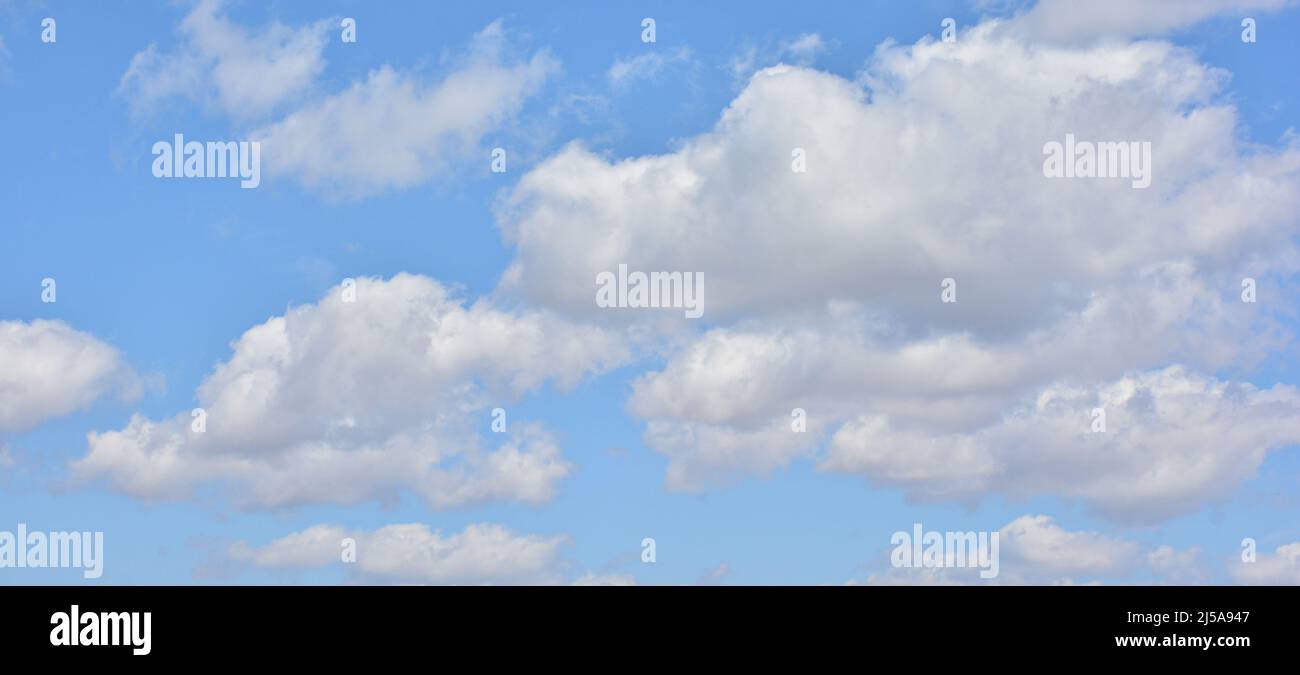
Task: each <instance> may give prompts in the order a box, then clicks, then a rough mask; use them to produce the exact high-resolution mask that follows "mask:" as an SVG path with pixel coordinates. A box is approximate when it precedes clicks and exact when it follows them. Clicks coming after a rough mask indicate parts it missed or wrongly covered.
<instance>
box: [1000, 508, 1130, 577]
mask: <svg viewBox="0 0 1300 675" xmlns="http://www.w3.org/2000/svg"><path fill="white" fill-rule="evenodd" d="M1001 533H1002V534H1001V536H1002V538H1003V539H1004V543H1003V547H1002V552H1003V554H1004V555H1006V556H1007V557H1008V562H1009V565H1010V566H1011V567H1012V568H1013V569H1018V570H1021V571H1022V573H1023V572H1031V573H1032V574H1033V575H1042V576H1049V577H1055V576H1063V577H1100V576H1113V575H1120V574H1123V573H1125V572H1126V571H1127V570H1129V569H1131V568H1132V567H1133V566H1134V565H1135V564H1136V562H1137V559H1138V546H1137V544H1136V543H1134V542H1130V541H1123V540H1120V539H1115V538H1113V537H1109V536H1106V535H1102V534H1098V533H1096V532H1071V531H1068V530H1066V529H1064V528H1062V527H1061V526H1059V525H1057V524H1056V523H1054V522H1053V521H1052V518H1051V517H1050V516H1042V515H1038V516H1021V517H1019V518H1017V519H1015V520H1013V521H1011V522H1010V523H1007V524H1006V525H1004V526H1003V527H1002V530H1001Z"/></svg>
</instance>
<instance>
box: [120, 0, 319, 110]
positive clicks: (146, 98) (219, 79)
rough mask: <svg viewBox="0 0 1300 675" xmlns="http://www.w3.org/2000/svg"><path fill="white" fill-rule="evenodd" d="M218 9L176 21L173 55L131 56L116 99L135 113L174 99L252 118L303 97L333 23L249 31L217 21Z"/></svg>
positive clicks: (214, 2) (214, 3)
mask: <svg viewBox="0 0 1300 675" xmlns="http://www.w3.org/2000/svg"><path fill="white" fill-rule="evenodd" d="M222 5H223V3H222V1H221V0H200V1H199V2H198V3H197V4H195V6H194V8H193V9H192V10H191V11H190V13H189V14H188V15H187V16H186V17H185V19H184V20H183V21H181V24H180V28H179V32H180V35H181V41H180V44H178V45H177V47H176V48H175V50H173V51H170V52H166V51H160V50H159V49H158V47H157V46H156V45H153V44H151V45H149V46H148V47H147V48H146V49H144V50H143V51H141V52H139V53H138V54H136V55H135V56H134V57H133V58H132V59H131V64H130V66H129V67H128V68H127V71H126V73H125V74H124V75H123V76H122V81H121V83H120V84H119V87H118V93H119V94H121V95H123V96H125V97H127V98H129V99H130V101H131V104H132V106H133V107H134V108H135V109H136V110H137V111H138V112H139V111H146V110H149V109H152V108H154V107H155V106H156V105H157V104H158V103H160V102H161V101H163V100H165V99H168V98H171V97H176V96H179V97H184V98H188V99H190V100H193V101H195V102H198V103H200V104H204V105H212V106H215V107H216V108H217V109H219V110H221V111H222V112H224V113H225V114H227V115H229V116H231V117H234V118H237V119H251V118H257V117H259V116H262V115H265V114H267V113H269V112H271V111H272V110H274V109H275V108H277V107H278V106H280V105H281V104H283V103H286V102H289V101H292V100H294V99H296V98H299V97H301V96H303V95H304V94H306V93H308V91H309V90H310V88H311V87H312V85H313V83H314V82H315V80H316V78H317V76H319V75H320V73H321V71H322V70H323V69H324V67H325V58H324V49H325V44H326V40H327V37H328V31H329V30H330V26H331V22H330V21H318V22H316V23H314V24H312V25H309V26H303V27H297V28H294V27H289V26H285V25H283V24H281V23H279V22H272V23H270V24H267V25H265V26H262V27H260V28H256V29H249V28H244V27H242V26H239V25H237V24H235V23H233V22H231V21H230V20H229V19H227V18H225V17H224V16H222V15H221V10H222Z"/></svg>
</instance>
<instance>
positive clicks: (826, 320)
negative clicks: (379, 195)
mask: <svg viewBox="0 0 1300 675" xmlns="http://www.w3.org/2000/svg"><path fill="white" fill-rule="evenodd" d="M1000 26H1001V25H1000V24H997V23H991V24H985V25H981V26H974V27H971V28H968V29H966V30H964V31H963V32H962V36H961V39H960V40H959V41H958V42H957V43H956V44H944V43H937V42H934V41H932V40H929V39H927V40H923V41H921V42H919V43H918V44H916V45H913V46H893V45H885V46H883V47H881V48H880V49H879V50H878V51H877V53H876V54H875V56H874V57H873V59H872V60H871V62H870V64H869V65H868V67H867V69H866V70H865V71H864V72H863V73H862V75H861V76H860V78H859V80H858V81H857V82H850V81H848V80H846V79H843V78H840V77H837V76H835V75H831V74H827V73H823V72H818V71H815V70H809V69H803V68H793V67H778V68H771V69H767V70H764V71H762V72H760V73H759V74H757V75H755V76H754V78H753V79H752V80H751V81H750V83H749V85H748V87H747V88H746V89H745V90H744V91H743V92H741V93H740V95H739V96H738V97H737V98H736V99H735V100H734V101H733V102H732V104H731V105H730V106H729V107H728V108H727V110H726V111H724V112H723V114H722V118H721V120H720V121H719V122H718V124H717V125H716V127H715V128H714V129H713V130H712V131H711V132H709V133H705V134H702V135H700V136H697V137H694V138H689V139H685V140H684V141H682V142H681V143H680V147H679V149H677V150H675V151H673V152H669V153H666V154H662V155H653V156H642V157H633V158H628V159H623V160H611V159H607V158H604V157H600V156H598V155H596V154H594V153H592V152H590V151H588V150H587V149H585V148H584V147H582V146H581V145H576V144H575V145H571V146H569V147H567V148H565V149H564V150H562V151H561V152H559V153H557V154H556V155H555V156H553V157H551V158H550V159H549V160H547V161H546V162H543V163H542V164H541V165H539V166H538V167H537V168H536V169H534V170H533V171H530V172H529V173H528V174H527V175H526V176H524V177H523V178H522V179H521V180H520V182H519V184H518V186H517V187H516V189H515V190H514V191H513V192H512V193H511V194H509V195H508V197H507V198H506V199H504V200H503V201H502V203H501V204H500V205H499V207H498V217H499V220H500V222H501V226H502V229H503V232H504V235H505V237H506V239H507V241H508V243H511V244H513V245H515V246H516V248H517V257H516V259H515V260H514V261H513V263H512V265H511V267H510V268H509V270H508V271H507V273H506V274H505V275H504V276H503V280H502V283H501V289H502V291H503V292H506V293H512V294H516V295H518V296H520V297H523V298H526V299H527V300H529V301H531V302H534V303H540V304H542V305H544V306H548V307H550V308H553V309H555V310H557V311H560V312H562V313H565V314H568V315H572V316H580V317H594V316H599V317H601V318H602V319H603V320H605V321H609V322H611V323H612V322H615V321H621V320H624V319H628V317H632V318H631V319H628V320H632V321H635V320H636V319H638V318H644V317H645V316H646V315H637V314H635V312H624V313H622V314H615V313H611V312H610V311H609V310H603V309H600V308H598V307H596V305H595V303H594V302H593V290H594V286H593V280H594V279H595V278H596V274H597V273H599V272H602V271H606V270H612V269H616V267H617V265H619V264H620V263H626V264H627V265H628V267H629V268H630V269H641V270H675V271H683V272H702V273H703V274H704V278H705V293H704V299H705V301H704V311H705V318H704V321H705V322H706V323H704V325H703V327H702V328H697V327H698V326H700V324H698V323H695V324H692V323H688V322H686V321H685V320H683V319H681V318H680V315H678V316H677V317H676V318H673V317H671V316H669V315H667V314H663V315H654V319H664V318H665V317H667V320H668V321H671V322H672V323H673V324H674V325H676V326H677V328H678V330H679V332H678V334H677V335H675V336H674V339H675V340H676V341H677V342H676V343H674V346H673V347H671V348H670V349H669V350H668V352H667V354H666V365H665V366H664V367H663V368H662V369H661V370H660V371H658V372H651V373H647V374H645V375H644V376H642V377H641V378H639V379H638V380H637V381H636V382H635V383H634V393H633V396H632V398H631V399H630V401H629V409H630V410H631V411H632V412H633V413H634V414H635V415H637V416H638V417H640V418H642V419H644V420H646V441H647V444H648V445H650V446H651V447H653V448H655V449H657V450H659V451H661V452H663V453H665V454H667V455H668V456H669V458H670V464H669V469H668V482H669V486H670V487H672V488H677V489H705V488H707V487H709V486H711V485H713V484H716V483H720V482H725V481H726V480H727V479H729V478H732V477H735V476H738V475H745V474H765V473H769V472H771V471H773V470H776V469H779V468H780V467H782V466H785V465H786V464H788V463H789V462H791V461H793V460H795V459H797V458H801V457H818V448H819V446H820V445H821V444H822V443H823V442H825V441H826V439H828V438H829V439H831V441H830V449H829V451H828V452H827V454H826V455H825V456H822V457H820V458H819V459H821V466H822V467H823V468H825V469H828V470H836V471H848V472H853V473H858V474H861V475H864V476H867V477H868V478H871V479H872V480H874V481H877V482H881V483H888V484H893V485H899V486H902V487H904V488H905V489H906V490H908V491H909V493H912V494H913V495H916V496H924V497H930V498H943V499H958V500H964V501H966V500H974V499H978V498H979V497H980V496H981V495H984V494H989V493H1003V494H1052V495H1063V496H1066V497H1069V498H1077V499H1081V500H1084V501H1085V502H1087V503H1089V504H1091V505H1093V506H1095V507H1097V508H1098V509H1099V510H1101V511H1103V512H1105V513H1107V514H1108V515H1111V516H1115V517H1121V518H1130V519H1157V518H1162V517H1167V516H1169V515H1172V514H1175V513H1183V512H1187V511H1190V510H1194V509H1195V508H1197V507H1198V506H1199V505H1200V504H1201V503H1203V502H1204V501H1205V500H1211V499H1216V498H1220V497H1223V496H1225V495H1227V494H1229V493H1230V491H1231V490H1233V489H1234V488H1235V487H1237V486H1238V485H1240V483H1241V482H1242V481H1244V480H1246V479H1247V478H1249V477H1250V476H1252V475H1254V473H1255V471H1256V470H1257V469H1258V467H1259V466H1260V463H1261V462H1262V461H1263V458H1264V457H1265V456H1266V454H1267V453H1268V451H1269V450H1270V449H1274V448H1278V447H1282V446H1285V445H1286V444H1289V443H1295V442H1297V440H1300V437H1298V436H1297V426H1296V423H1295V422H1294V421H1293V420H1294V419H1295V414H1296V412H1297V405H1300V398H1298V397H1297V395H1296V392H1295V391H1294V389H1292V388H1289V387H1286V386H1277V387H1271V388H1270V387H1264V388H1262V389H1256V388H1254V387H1250V386H1248V385H1241V384H1238V383H1235V382H1228V381H1222V380H1219V379H1216V378H1212V377H1208V376H1206V375H1203V373H1218V372H1238V373H1241V372H1246V373H1248V372H1250V371H1251V369H1252V368H1254V367H1255V366H1256V365H1257V364H1259V363H1260V362H1261V361H1262V359H1264V358H1265V357H1267V356H1268V355H1270V354H1275V353H1277V352H1278V351H1280V350H1282V349H1284V348H1287V347H1288V346H1289V345H1291V344H1292V343H1293V339H1294V337H1293V335H1292V333H1291V330H1290V329H1288V328H1287V327H1286V323H1285V322H1283V321H1281V320H1280V319H1281V318H1282V317H1286V316H1289V315H1290V314H1289V313H1291V312H1293V310H1292V308H1290V307H1289V306H1288V305H1287V303H1285V302H1278V300H1277V299H1278V298H1286V297H1289V295H1290V294H1291V293H1293V292H1294V290H1293V286H1291V285H1287V284H1293V283H1294V282H1288V281H1286V279H1287V278H1288V277H1289V276H1290V275H1292V274H1294V273H1295V272H1296V271H1297V269H1300V264H1298V263H1297V261H1298V260H1300V255H1297V251H1296V248H1295V246H1294V243H1293V241H1292V238H1291V237H1290V236H1288V233H1293V232H1295V231H1296V229H1297V221H1296V216H1295V214H1296V213H1297V212H1300V147H1297V146H1295V145H1292V144H1284V145H1282V146H1280V147H1275V148H1270V147H1266V146H1256V145H1249V144H1246V143H1244V142H1243V141H1242V140H1241V139H1240V138H1239V136H1238V133H1237V129H1238V126H1239V125H1238V122H1237V116H1236V112H1235V110H1234V109H1233V108H1232V107H1231V106H1229V105H1227V104H1225V103H1223V102H1222V101H1223V99H1222V97H1221V95H1222V85H1223V83H1224V82H1225V81H1226V79H1227V74H1226V73H1224V72H1222V71H1219V70H1217V69H1214V68H1211V67H1208V66H1206V65H1204V64H1202V63H1200V62H1198V61H1197V59H1196V58H1195V55H1194V54H1193V53H1192V52H1190V51H1187V50H1185V49H1181V48H1178V47H1175V46H1173V45H1170V44H1166V43H1159V42H1141V43H1134V44H1119V43H1108V44H1103V45H1094V46H1089V47H1068V46H1048V45H1042V44H1037V43H1033V42H1026V41H1025V40H1024V39H1022V38H1021V37H1018V36H1016V35H1014V34H1012V33H1010V32H1008V31H1006V30H1003V29H1002V28H1001V27H1000ZM991 102H997V103H996V104H993V103H991ZM1067 133H1071V134H1074V135H1076V136H1077V137H1078V138H1081V139H1098V140H1132V141H1150V142H1151V143H1152V146H1153V158H1154V159H1153V167H1152V176H1153V181H1152V184H1151V186H1150V187H1149V188H1147V189H1143V190H1135V189H1132V188H1131V187H1130V184H1129V182H1128V181H1107V180H1086V179H1079V180H1053V179H1048V178H1044V176H1043V171H1042V162H1043V154H1042V148H1043V145H1044V143H1046V142H1048V141H1052V140H1057V141H1060V140H1062V139H1063V138H1064V136H1065V134H1067ZM794 148H802V149H804V150H805V152H806V157H807V172H806V173H795V172H793V171H791V151H792V150H793V149H794ZM1264 195H1267V196H1264ZM1244 276H1252V277H1255V278H1257V279H1261V280H1263V281H1261V282H1260V283H1262V284H1265V285H1267V286H1268V287H1269V290H1268V291H1267V293H1266V295H1267V296H1268V297H1270V298H1272V299H1273V300H1271V301H1269V302H1261V303H1259V304H1255V305H1251V304H1246V303H1242V302H1240V300H1239V298H1238V297H1237V294H1238V293H1239V291H1240V282H1241V279H1242V277H1244ZM946 277H952V278H955V279H956V280H957V282H958V302H956V303H953V304H946V303H942V302H940V281H941V280H942V279H944V278H946ZM677 345H680V346H677ZM1171 364H1175V365H1176V366H1177V367H1170V366H1171ZM1097 405H1107V406H1119V407H1120V408H1119V409H1117V410H1110V409H1109V408H1108V415H1109V416H1110V417H1109V419H1108V422H1109V423H1110V426H1111V431H1110V433H1108V434H1105V435H1092V434H1089V433H1088V423H1089V421H1090V417H1089V412H1090V410H1091V408H1092V407H1094V406H1097ZM796 407H799V408H804V409H805V410H807V411H808V416H809V418H808V419H809V422H808V424H809V430H808V433H807V434H796V433H793V432H791V430H790V412H791V410H792V409H793V408H796ZM1134 475H1138V476H1143V479H1142V480H1140V481H1133V480H1131V477H1132V476H1134Z"/></svg>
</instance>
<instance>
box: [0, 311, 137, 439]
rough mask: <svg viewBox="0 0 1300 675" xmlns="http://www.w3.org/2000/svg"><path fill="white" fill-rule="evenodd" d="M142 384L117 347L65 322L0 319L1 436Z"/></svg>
mask: <svg viewBox="0 0 1300 675" xmlns="http://www.w3.org/2000/svg"><path fill="white" fill-rule="evenodd" d="M114 390H117V391H118V392H119V393H120V394H121V395H123V396H124V397H126V398H130V397H133V396H134V395H136V394H138V390H139V383H138V382H137V381H136V378H135V375H134V374H133V373H132V372H131V370H130V369H129V368H127V367H126V366H125V365H124V364H123V363H122V359H121V355H120V354H119V353H118V351H117V350H116V349H114V348H112V347H110V346H109V345H106V344H104V343H103V342H100V341H99V340H97V339H95V338H94V337H93V336H91V335H88V334H86V333H82V332H80V331H77V330H74V329H72V328H71V327H70V326H68V325H67V324H66V323H63V322H62V321H46V320H41V319H38V320H36V321H32V322H30V323H28V322H23V321H0V434H11V433H22V432H25V431H28V430H30V429H32V428H34V427H36V426H37V425H39V424H40V423H42V422H44V421H46V420H49V419H52V418H55V417H61V416H63V415H66V414H68V413H70V412H72V411H74V410H78V409H80V408H84V407H86V406H88V405H90V404H91V403H93V402H94V401H95V400H96V399H98V398H100V397H101V396H104V395H105V394H108V393H110V392H112V391H114Z"/></svg>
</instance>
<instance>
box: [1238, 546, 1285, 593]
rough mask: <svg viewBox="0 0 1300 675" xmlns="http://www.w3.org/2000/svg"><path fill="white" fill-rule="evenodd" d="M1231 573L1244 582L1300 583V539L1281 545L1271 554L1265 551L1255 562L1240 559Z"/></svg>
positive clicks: (1266, 583)
mask: <svg viewBox="0 0 1300 675" xmlns="http://www.w3.org/2000/svg"><path fill="white" fill-rule="evenodd" d="M1231 573H1232V577H1233V579H1235V580H1237V582H1238V583H1242V584H1263V585H1272V586H1281V585H1285V586H1295V585H1300V541H1297V542H1293V543H1290V544H1285V545H1283V546H1279V547H1277V549H1276V550H1274V551H1273V553H1271V554H1270V553H1263V554H1261V555H1259V556H1258V558H1257V559H1256V560H1255V562H1244V561H1241V560H1238V561H1236V563H1235V564H1234V565H1233V566H1232V568H1231Z"/></svg>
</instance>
